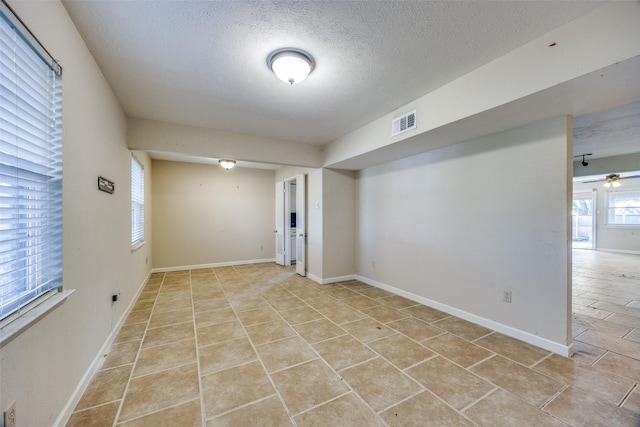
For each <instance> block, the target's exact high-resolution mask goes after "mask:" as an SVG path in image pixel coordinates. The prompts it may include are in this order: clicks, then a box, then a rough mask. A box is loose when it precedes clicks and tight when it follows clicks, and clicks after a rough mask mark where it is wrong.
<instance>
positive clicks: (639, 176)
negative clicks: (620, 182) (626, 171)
mask: <svg viewBox="0 0 640 427" xmlns="http://www.w3.org/2000/svg"><path fill="white" fill-rule="evenodd" d="M633 178H640V175H631V176H623V177H620V179H633Z"/></svg>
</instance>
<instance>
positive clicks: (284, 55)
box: [267, 48, 316, 85]
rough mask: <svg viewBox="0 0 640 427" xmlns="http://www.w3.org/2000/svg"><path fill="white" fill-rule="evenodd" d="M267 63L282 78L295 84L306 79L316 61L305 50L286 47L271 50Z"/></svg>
mask: <svg viewBox="0 0 640 427" xmlns="http://www.w3.org/2000/svg"><path fill="white" fill-rule="evenodd" d="M267 65H268V66H269V68H270V69H271V71H273V73H274V74H275V75H276V76H277V77H278V78H279V79H280V80H282V81H283V82H285V83H289V84H290V85H294V84H296V83H300V82H301V81H303V80H304V79H306V78H307V76H308V75H309V73H311V72H312V71H313V69H314V68H315V65H316V63H315V61H314V60H313V57H312V56H311V55H309V54H308V53H307V52H305V51H303V50H300V49H295V48H284V49H278V50H274V51H273V52H271V53H270V54H269V56H268V57H267Z"/></svg>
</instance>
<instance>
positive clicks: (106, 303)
mask: <svg viewBox="0 0 640 427" xmlns="http://www.w3.org/2000/svg"><path fill="white" fill-rule="evenodd" d="M9 5H10V6H11V7H12V8H13V9H14V10H15V11H16V13H17V14H18V15H19V16H20V18H21V19H22V20H23V21H24V23H25V24H26V25H27V27H29V29H30V30H31V31H32V32H33V33H34V34H35V36H36V37H37V38H38V39H39V40H40V41H41V42H42V43H43V44H44V45H45V46H46V48H47V50H49V52H51V54H52V56H53V57H54V58H56V59H57V60H59V61H60V63H61V65H62V67H63V76H62V79H63V215H64V217H63V227H64V229H63V239H64V240H63V257H64V264H63V286H64V288H65V289H75V292H74V293H73V294H71V295H70V296H69V297H68V299H67V300H66V301H65V302H64V303H63V304H62V305H61V306H59V307H57V308H56V309H55V310H53V311H52V312H50V313H49V314H48V315H46V316H45V317H44V318H42V319H40V320H39V321H38V322H37V323H35V324H34V325H33V326H31V327H30V328H29V329H27V330H25V331H23V332H22V334H20V335H19V336H17V337H16V338H14V339H13V340H12V341H10V342H9V343H8V344H6V345H5V346H4V347H3V348H2V349H1V350H0V358H1V359H0V378H1V384H0V388H1V392H0V408H2V409H5V408H7V407H8V405H9V404H10V403H11V402H12V401H14V400H15V402H16V409H17V418H18V423H19V425H21V426H51V425H55V424H56V422H57V420H58V422H59V421H60V418H59V417H61V416H62V415H63V414H64V412H65V411H66V410H67V409H68V408H67V405H68V404H70V403H71V399H72V398H73V396H75V391H76V389H77V388H78V386H79V385H80V384H81V383H82V381H83V378H84V376H85V374H87V372H88V371H89V370H90V369H91V367H92V366H94V362H96V361H98V360H102V359H101V357H100V356H102V355H101V354H100V350H101V349H102V347H103V346H104V345H105V343H107V342H108V340H109V338H110V336H112V333H113V332H114V330H115V328H116V327H117V325H118V321H119V320H120V319H122V317H123V315H124V314H125V312H126V310H127V308H128V306H129V304H130V303H131V302H132V301H133V299H134V297H135V296H136V294H137V292H138V290H139V289H140V287H141V285H142V284H143V282H144V280H145V279H146V277H147V275H148V274H149V271H150V267H151V265H150V264H149V265H146V264H145V261H146V260H147V259H148V258H149V259H150V257H151V251H150V245H144V246H143V247H141V248H139V249H138V250H137V251H135V252H131V213H130V212H131V152H130V151H129V149H128V148H127V139H126V138H127V136H126V135H127V134H126V118H125V115H124V113H123V111H122V109H121V108H120V105H119V103H118V101H117V100H116V98H115V96H114V94H113V92H112V91H111V89H110V87H109V85H108V84H107V82H106V80H105V79H104V77H103V75H102V73H101V71H100V70H99V68H98V66H97V65H96V63H95V61H94V60H93V57H92V56H91V53H90V52H89V50H88V49H87V47H86V45H85V44H84V42H83V41H82V39H81V37H80V35H79V34H78V32H77V30H76V28H75V26H74V25H73V23H72V22H71V19H70V18H69V16H68V14H67V12H66V10H65V9H64V6H63V5H62V4H61V3H60V2H58V1H46V2H25V1H12V0H10V1H9ZM139 158H140V160H141V161H142V162H143V165H144V166H145V181H146V182H150V173H151V170H150V163H149V162H148V158H147V157H146V155H141V156H140V157H139ZM98 176H103V177H105V178H107V179H110V180H111V181H114V182H115V184H116V187H115V188H116V191H115V193H114V194H107V193H104V192H101V191H98V189H97V178H98ZM146 201H147V202H148V203H150V202H151V200H150V199H149V200H146ZM146 218H148V216H147V217H146ZM150 232H151V230H150V229H147V230H146V233H145V235H146V238H149V239H150V236H151V235H150ZM118 289H120V292H121V298H120V301H118V302H117V303H112V301H111V295H112V294H113V293H115V292H117V290H118ZM71 409H73V408H72V407H71ZM62 421H64V420H62Z"/></svg>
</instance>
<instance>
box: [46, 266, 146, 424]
mask: <svg viewBox="0 0 640 427" xmlns="http://www.w3.org/2000/svg"><path fill="white" fill-rule="evenodd" d="M149 277H151V271H149V273H148V274H147V277H145V279H144V280H143V281H142V283H141V284H140V286H139V287H138V291H137V292H136V294H135V295H134V297H133V298H132V299H131V302H130V303H129V305H128V306H127V309H126V310H125V311H124V313H122V316H121V317H120V319H119V320H118V323H117V324H116V325H115V327H114V328H113V330H112V331H111V333H110V334H109V336H108V337H107V340H106V341H105V342H104V344H103V345H102V347H101V348H100V351H98V354H96V357H94V359H93V361H92V362H91V364H90V365H89V368H87V370H86V372H85V373H84V375H83V376H82V379H81V380H80V382H79V383H78V385H77V386H76V389H75V390H74V391H73V393H72V394H71V397H70V398H69V400H68V401H67V403H66V405H65V406H64V408H62V411H61V412H60V415H58V418H57V419H56V421H55V422H54V423H53V427H64V426H65V425H66V424H67V422H68V421H69V418H70V417H71V413H72V412H73V409H74V408H75V407H76V405H77V404H78V402H79V401H80V398H81V397H82V394H83V393H84V392H85V390H86V389H87V387H88V386H89V383H90V382H91V379H92V378H93V375H94V374H95V373H96V372H97V371H98V369H100V367H101V366H102V363H103V362H104V359H105V357H104V355H105V353H107V351H109V347H111V344H113V340H114V339H115V338H116V336H117V335H118V332H120V328H122V325H123V323H124V321H125V319H126V318H127V316H128V315H129V313H130V312H131V309H132V308H133V305H134V304H135V303H136V301H137V300H138V297H139V296H140V293H141V292H142V289H143V288H144V285H145V283H147V281H148V280H149Z"/></svg>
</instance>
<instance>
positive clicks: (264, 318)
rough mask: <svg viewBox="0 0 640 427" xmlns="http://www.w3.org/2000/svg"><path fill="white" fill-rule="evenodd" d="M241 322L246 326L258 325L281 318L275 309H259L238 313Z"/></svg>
mask: <svg viewBox="0 0 640 427" xmlns="http://www.w3.org/2000/svg"><path fill="white" fill-rule="evenodd" d="M238 317H239V318H240V321H241V322H242V324H243V325H245V326H251V325H256V324H258V323H265V322H271V321H273V320H279V319H280V316H278V313H276V312H275V310H274V309H272V308H269V307H263V308H258V309H255V310H247V311H241V312H239V313H238Z"/></svg>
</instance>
